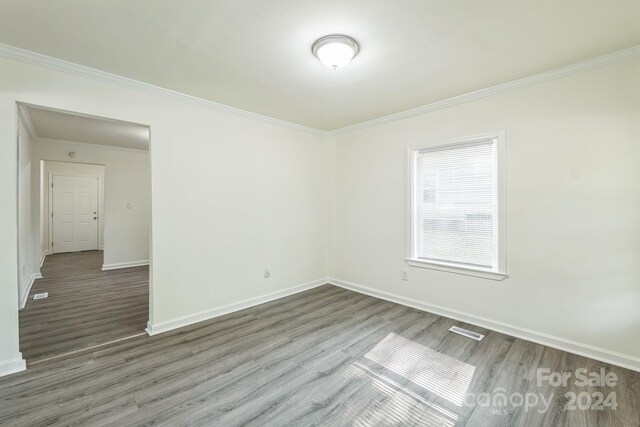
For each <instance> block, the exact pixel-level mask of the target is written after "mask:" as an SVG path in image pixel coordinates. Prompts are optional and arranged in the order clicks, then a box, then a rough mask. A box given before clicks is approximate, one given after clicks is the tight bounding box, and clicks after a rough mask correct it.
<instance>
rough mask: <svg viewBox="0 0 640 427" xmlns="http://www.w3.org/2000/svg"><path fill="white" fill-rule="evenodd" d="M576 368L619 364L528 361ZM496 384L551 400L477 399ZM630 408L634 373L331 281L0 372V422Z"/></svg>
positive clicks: (538, 418)
mask: <svg viewBox="0 0 640 427" xmlns="http://www.w3.org/2000/svg"><path fill="white" fill-rule="evenodd" d="M452 325H458V326H462V327H467V328H469V329H472V330H475V331H477V332H479V333H482V334H485V335H486V337H485V338H484V339H483V340H482V341H480V342H478V341H474V340H471V339H468V338H466V337H462V336H459V335H456V334H453V333H451V332H449V331H448V329H449V327H451V326H452ZM583 367H584V368H586V369H588V370H589V371H597V370H598V369H599V368H604V369H605V370H606V371H607V372H613V373H615V374H616V376H617V385H616V386H611V387H609V386H602V387H578V386H576V385H575V383H574V382H573V381H571V382H570V383H569V384H568V385H567V386H566V387H551V386H550V385H549V384H548V383H546V382H545V383H543V384H542V385H541V386H538V385H537V384H536V369H537V368H549V369H550V370H551V371H562V372H564V371H573V370H575V369H577V368H583ZM493 391H496V392H497V393H498V394H500V393H503V394H506V395H507V396H513V395H514V393H518V394H520V395H521V396H523V397H524V396H525V393H540V394H542V396H543V397H544V398H545V399H547V400H549V402H550V403H549V407H548V408H547V409H546V410H540V409H543V408H542V407H541V406H536V407H534V408H531V409H529V410H525V409H524V408H523V407H522V406H518V405H517V403H518V400H517V399H516V400H515V403H516V404H515V405H511V406H500V405H498V406H493V407H491V406H488V405H486V404H484V403H482V400H481V399H480V403H479V402H478V399H474V398H473V395H474V394H475V395H476V396H477V395H478V394H479V393H482V392H489V393H490V392H493ZM568 392H569V393H571V392H588V393H590V394H591V393H596V392H601V393H603V394H604V395H608V394H609V392H615V393H616V399H617V403H618V407H617V409H615V410H611V409H610V408H609V409H606V410H601V411H600V410H591V409H587V410H565V409H564V407H565V405H566V404H567V403H570V402H569V401H568V399H567V398H566V397H565V396H564V394H565V393H568ZM494 394H495V393H494ZM492 396H493V395H492ZM639 417H640V374H638V373H635V372H632V371H629V370H625V369H621V368H617V367H614V366H609V365H607V364H604V363H599V362H596V361H593V360H590V359H586V358H584V357H579V356H575V355H572V354H569V353H565V352H562V351H558V350H554V349H551V348H548V347H544V346H541V345H537V344H533V343H530V342H527V341H523V340H519V339H515V338H513V337H509V336H506V335H503V334H500V333H496V332H491V331H489V330H484V329H482V328H477V327H474V326H471V325H466V324H464V323H461V322H456V321H453V320H450V319H447V318H443V317H440V316H436V315H433V314H429V313H425V312H421V311H418V310H414V309H411V308H408V307H404V306H401V305H397V304H393V303H390V302H387V301H382V300H379V299H375V298H372V297H368V296H365V295H361V294H358V293H354V292H351V291H347V290H344V289H341V288H337V287H333V286H330V285H326V286H322V287H319V288H316V289H313V290H310V291H307V292H303V293H300V294H297V295H294V296H291V297H287V298H283V299H280V300H277V301H273V302H270V303H267V304H263V305H260V306H257V307H253V308H251V309H247V310H243V311H240V312H236V313H232V314H229V315H226V316H222V317H219V318H216V319H213V320H211V321H207V322H202V323H199V324H196V325H192V326H189V327H186V328H182V329H180V330H176V331H172V332H168V333H165V334H161V335H158V336H153V337H148V336H141V337H137V338H133V339H130V340H126V341H122V342H119V343H116V344H112V345H109V346H108V347H105V348H100V349H98V350H95V351H93V350H92V351H87V352H83V353H79V354H75V355H74V356H72V357H69V358H64V359H55V360H52V361H48V362H46V363H39V364H36V365H34V366H32V367H30V368H29V370H28V371H27V372H24V373H19V374H14V375H11V376H8V377H5V378H2V379H0V424H7V425H38V426H40V425H49V424H52V425H71V424H74V425H76V424H78V425H113V426H134V425H135V426H137V425H167V426H178V425H196V426H198V425H217V426H225V427H229V426H248V425H251V426H311V425H316V426H367V427H368V426H396V425H403V426H637V425H639V424H640V418H639Z"/></svg>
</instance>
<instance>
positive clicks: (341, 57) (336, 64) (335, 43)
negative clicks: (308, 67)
mask: <svg viewBox="0 0 640 427" xmlns="http://www.w3.org/2000/svg"><path fill="white" fill-rule="evenodd" d="M311 50H312V51H313V54H314V55H315V56H316V57H317V58H318V59H319V60H320V62H322V64H323V65H324V66H326V67H327V68H330V69H332V70H338V69H340V68H342V67H344V66H345V65H347V64H348V63H349V62H351V60H352V59H353V58H355V56H356V55H357V54H358V50H359V47H358V43H356V41H355V40H354V39H352V38H351V37H347V36H342V35H331V36H326V37H322V38H321V39H319V40H317V41H316V42H315V43H314V44H313V47H312V49H311Z"/></svg>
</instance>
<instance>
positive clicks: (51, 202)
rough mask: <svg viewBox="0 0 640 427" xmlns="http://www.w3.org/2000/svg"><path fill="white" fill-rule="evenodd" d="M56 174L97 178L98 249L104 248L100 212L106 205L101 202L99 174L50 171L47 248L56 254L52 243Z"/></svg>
mask: <svg viewBox="0 0 640 427" xmlns="http://www.w3.org/2000/svg"><path fill="white" fill-rule="evenodd" d="M54 176H71V177H81V178H95V179H96V180H97V183H98V188H97V196H98V200H97V204H98V227H97V230H96V232H97V233H98V236H97V242H98V249H97V250H99V251H100V250H103V242H102V240H101V239H100V227H101V226H102V215H101V214H100V213H101V212H104V206H102V204H101V203H100V199H101V196H102V193H101V192H100V177H99V176H98V175H82V174H74V175H69V174H64V173H49V177H48V178H49V180H48V182H47V193H48V198H49V206H48V211H47V220H48V221H49V247H48V248H47V250H48V251H49V253H50V254H55V253H56V252H55V251H54V250H53V248H52V246H51V245H52V243H53V216H52V215H51V214H52V211H53V191H52V189H53V177H54Z"/></svg>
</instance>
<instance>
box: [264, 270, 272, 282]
mask: <svg viewBox="0 0 640 427" xmlns="http://www.w3.org/2000/svg"><path fill="white" fill-rule="evenodd" d="M269 277H271V271H269V269H268V268H267V269H266V270H265V271H264V278H265V279H268V278H269Z"/></svg>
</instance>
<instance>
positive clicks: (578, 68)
mask: <svg viewBox="0 0 640 427" xmlns="http://www.w3.org/2000/svg"><path fill="white" fill-rule="evenodd" d="M0 57H5V58H9V59H13V60H16V61H21V62H26V63H29V64H34V65H38V66H41V67H45V68H49V69H53V70H56V71H62V72H65V73H69V74H73V75H76V76H80V77H85V78H89V79H92V80H97V81H101V82H105V83H110V84H114V85H117V86H122V87H127V88H132V89H136V90H139V91H142V92H146V93H151V94H154V95H159V96H162V97H165V98H170V99H174V100H178V101H182V102H185V103H188V104H192V105H196V106H199V107H203V108H208V109H211V110H216V111H220V112H223V113H227V114H232V115H235V116H239V117H243V118H249V119H254V120H258V121H261V122H265V123H270V124H274V125H278V126H282V127H286V128H290V129H296V130H299V131H302V132H306V133H310V134H313V135H320V136H336V135H340V134H344V133H347V132H353V131H356V130H359V129H366V128H370V127H373V126H377V125H381V124H384V123H390V122H394V121H398V120H403V119H406V118H410V117H415V116H418V115H421V114H425V113H429V112H432V111H437V110H442V109H445V108H449V107H453V106H455V105H459V104H464V103H466V102H470V101H474V100H476V99H480V98H485V97H488V96H491V95H497V94H499V93H503V92H507V91H510V90H515V89H521V88H525V87H528V86H533V85H536V84H539V83H544V82H548V81H551V80H555V79H559V78H562V77H566V76H569V75H572V74H576V73H580V72H583V71H587V70H592V69H595V68H599V67H603V66H606V65H612V64H616V63H620V62H625V61H630V60H633V59H637V58H640V45H638V46H633V47H630V48H628V49H623V50H618V51H615V52H611V53H608V54H605V55H601V56H596V57H594V58H590V59H586V60H584V61H580V62H576V63H573V64H570V65H566V66H563V67H559V68H555V69H553V70H548V71H544V72H542V73H537V74H532V75H530V76H527V77H523V78H520V79H516V80H512V81H509V82H505V83H501V84H498V85H495V86H491V87H488V88H485V89H480V90H477V91H474V92H469V93H465V94H462V95H458V96H454V97H452V98H448V99H443V100H441V101H436V102H433V103H431V104H426V105H423V106H420V107H417V108H412V109H410V110H405V111H401V112H399V113H394V114H390V115H387V116H383V117H379V118H376V119H373V120H368V121H365V122H361V123H356V124H353V125H349V126H344V127H341V128H338V129H334V130H330V131H325V130H321V129H316V128H313V127H309V126H304V125H300V124H297V123H292V122H288V121H285V120H280V119H276V118H273V117H269V116H264V115H261V114H257V113H252V112H250V111H245V110H241V109H239V108H236V107H230V106H228V105H224V104H220V103H218V102H214V101H209V100H206V99H202V98H198V97H195V96H191V95H186V94H184V93H180V92H176V91H174V90H171V89H165V88H162V87H159V86H155V85H152V84H149V83H143V82H140V81H137V80H133V79H130V78H128V77H122V76H118V75H116V74H111V73H107V72H105V71H100V70H96V69H95V68H90V67H86V66H84V65H79V64H74V63H72V62H69V61H65V60H62V59H57V58H53V57H50V56H47V55H43V54H40V53H36V52H31V51H29V50H25V49H21V48H18V47H14V46H10V45H6V44H3V43H0Z"/></svg>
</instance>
